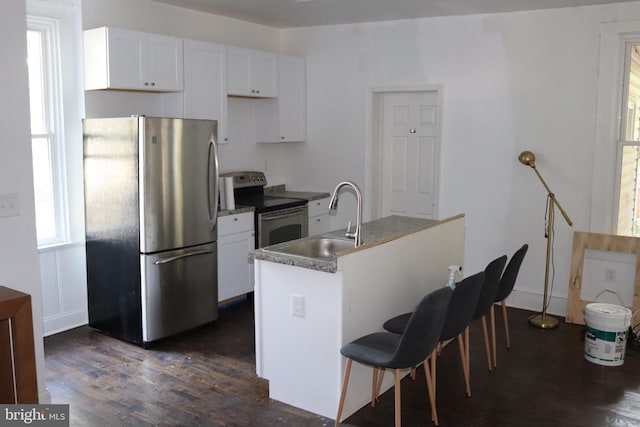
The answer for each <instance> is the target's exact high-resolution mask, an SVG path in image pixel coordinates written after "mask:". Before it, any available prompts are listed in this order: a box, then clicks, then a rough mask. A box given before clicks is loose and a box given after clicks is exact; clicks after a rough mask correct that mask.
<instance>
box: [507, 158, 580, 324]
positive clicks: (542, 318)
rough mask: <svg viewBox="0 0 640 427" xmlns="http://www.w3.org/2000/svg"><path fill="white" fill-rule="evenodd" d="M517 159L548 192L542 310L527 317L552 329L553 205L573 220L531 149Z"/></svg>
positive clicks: (565, 216) (555, 321)
mask: <svg viewBox="0 0 640 427" xmlns="http://www.w3.org/2000/svg"><path fill="white" fill-rule="evenodd" d="M518 160H520V163H522V164H523V165H525V166H530V167H531V168H532V169H533V170H534V172H535V173H536V175H538V178H540V181H541V182H542V185H544V188H545V189H546V190H547V193H548V196H547V197H548V200H549V201H548V203H549V214H548V215H549V220H548V221H547V230H546V233H545V235H546V236H545V237H546V239H547V262H546V265H545V271H544V297H543V298H544V300H543V301H542V312H541V313H539V314H536V315H533V316H531V317H530V318H529V323H530V324H532V325H533V326H537V327H538V328H542V329H552V328H555V327H557V326H558V319H556V318H555V317H552V316H549V315H547V295H548V292H549V264H550V262H551V249H552V248H551V244H552V242H553V211H554V210H555V206H558V209H559V210H560V213H561V214H562V216H563V217H564V219H565V220H566V221H567V224H569V226H570V227H571V226H572V225H573V222H571V219H570V218H569V215H567V213H566V212H565V211H564V209H562V206H560V203H558V200H556V196H555V194H553V192H552V191H551V189H549V186H548V185H547V183H546V182H544V179H542V175H540V172H538V169H536V156H535V155H534V154H533V153H532V152H531V151H523V152H522V153H520V155H519V156H518Z"/></svg>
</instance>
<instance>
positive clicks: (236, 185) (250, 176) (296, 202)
mask: <svg viewBox="0 0 640 427" xmlns="http://www.w3.org/2000/svg"><path fill="white" fill-rule="evenodd" d="M221 176H222V177H232V178H233V189H234V190H233V193H234V197H235V204H236V206H253V207H254V208H255V216H254V226H255V231H256V233H255V234H256V248H263V247H265V246H271V245H275V244H277V243H282V242H286V241H289V240H295V239H300V238H302V237H307V235H308V233H309V214H308V207H307V201H306V200H300V199H292V198H289V197H280V196H277V195H276V194H268V193H267V194H265V192H264V187H266V186H267V179H266V177H265V175H264V173H263V172H256V171H242V172H228V173H224V174H222V175H221Z"/></svg>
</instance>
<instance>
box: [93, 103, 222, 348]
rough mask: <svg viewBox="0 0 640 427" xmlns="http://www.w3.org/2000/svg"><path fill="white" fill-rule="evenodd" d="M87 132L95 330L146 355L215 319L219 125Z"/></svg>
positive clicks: (108, 123)
mask: <svg viewBox="0 0 640 427" xmlns="http://www.w3.org/2000/svg"><path fill="white" fill-rule="evenodd" d="M83 128H84V192H85V221H86V253H87V285H88V309H89V326H91V327H93V328H96V329H98V330H101V331H103V332H105V333H107V334H109V335H112V336H114V337H117V338H120V339H123V340H126V341H130V342H134V343H137V344H140V345H143V346H145V347H146V346H147V344H148V343H150V342H152V341H156V340H158V339H160V338H165V337H167V336H170V335H173V334H176V333H179V332H183V331H186V330H189V329H192V328H194V327H197V326H200V325H203V324H206V323H209V322H211V321H213V320H215V319H217V317H218V286H217V242H216V241H217V227H216V225H217V213H218V212H217V209H218V192H219V185H218V183H219V170H218V153H217V143H216V135H217V122H215V121H211V120H188V119H168V118H154V117H144V116H134V117H126V118H108V119H85V120H84V121H83Z"/></svg>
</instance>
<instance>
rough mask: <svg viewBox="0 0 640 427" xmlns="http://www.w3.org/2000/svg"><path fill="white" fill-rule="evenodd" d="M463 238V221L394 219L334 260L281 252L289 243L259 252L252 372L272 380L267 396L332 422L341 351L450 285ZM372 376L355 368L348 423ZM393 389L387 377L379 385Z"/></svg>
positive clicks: (366, 397)
mask: <svg viewBox="0 0 640 427" xmlns="http://www.w3.org/2000/svg"><path fill="white" fill-rule="evenodd" d="M464 232H465V225H464V215H458V216H455V217H452V218H448V219H445V220H442V221H435V220H426V219H420V218H409V217H402V216H396V215H394V216H389V217H386V218H382V219H379V220H376V221H372V222H369V223H365V224H364V225H363V231H362V240H363V245H362V246H360V247H358V248H349V249H347V250H344V251H342V252H339V253H338V254H337V255H336V256H335V257H334V258H333V259H332V260H321V259H312V258H305V257H301V256H296V255H290V254H287V253H285V252H279V250H280V249H282V248H284V247H285V246H286V245H287V243H282V244H279V245H274V246H271V247H268V248H263V249H259V250H256V251H254V252H253V253H252V254H251V258H253V259H254V263H255V264H254V271H255V322H256V325H255V327H256V331H255V332H256V333H255V336H256V372H257V374H258V376H260V377H263V378H266V379H268V380H269V397H271V398H272V399H275V400H278V401H281V402H284V403H287V404H289V405H292V406H295V407H298V408H302V409H305V410H307V411H310V412H313V413H316V414H319V415H322V416H325V417H328V418H335V416H336V413H337V408H338V401H339V398H340V387H341V384H342V377H343V372H344V367H345V360H344V358H343V357H342V356H341V355H340V348H341V347H342V346H343V345H344V344H346V343H348V342H350V341H352V340H354V339H356V338H358V337H360V336H362V335H365V334H369V333H371V332H376V331H380V330H382V324H383V323H384V321H386V320H387V319H390V318H391V317H393V316H396V315H398V314H402V313H406V312H409V311H413V309H414V308H415V305H416V304H417V303H418V301H420V299H421V298H422V297H423V296H424V295H426V294H427V293H429V292H430V291H432V290H434V289H437V288H439V287H441V286H444V285H445V284H446V282H447V279H448V266H449V265H462V263H463V258H464ZM326 236H332V237H342V236H344V230H342V231H338V232H332V233H328V234H326ZM371 378H372V370H371V368H369V367H365V366H362V365H359V364H357V363H355V364H354V365H353V367H352V369H351V377H350V380H349V390H348V392H347V396H346V400H345V406H344V410H343V418H346V417H348V416H349V415H351V414H353V413H354V412H355V411H357V410H358V409H360V408H361V407H362V406H364V405H366V404H367V403H368V402H369V401H370V399H371ZM392 385H393V379H392V375H387V376H385V381H384V383H383V389H384V390H386V389H388V388H389V387H391V386H392ZM426 396H427V392H426V387H425V402H426V401H427V398H426Z"/></svg>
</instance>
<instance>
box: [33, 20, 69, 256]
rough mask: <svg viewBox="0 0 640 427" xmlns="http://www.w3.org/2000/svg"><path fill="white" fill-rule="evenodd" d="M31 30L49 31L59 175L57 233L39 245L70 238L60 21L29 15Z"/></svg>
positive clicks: (54, 157)
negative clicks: (60, 59)
mask: <svg viewBox="0 0 640 427" xmlns="http://www.w3.org/2000/svg"><path fill="white" fill-rule="evenodd" d="M27 29H29V30H38V31H45V32H46V33H47V35H48V37H47V45H48V46H47V49H48V53H49V57H48V58H47V61H46V66H47V67H48V73H49V76H50V78H51V80H50V81H49V83H48V84H47V89H49V90H50V91H51V93H50V96H48V98H49V101H50V104H52V105H49V106H48V107H47V110H48V111H47V114H46V115H47V119H50V120H52V123H48V126H47V127H48V130H49V131H50V132H52V133H53V142H52V144H51V145H52V153H51V158H52V160H51V162H52V173H53V174H54V175H55V176H54V177H53V184H54V185H53V193H54V200H55V202H54V211H55V222H56V235H55V236H53V237H50V238H46V239H40V238H39V239H38V247H44V246H49V245H55V244H60V243H66V242H69V241H70V237H69V226H68V224H69V219H68V218H69V216H68V206H67V205H68V203H67V200H68V195H67V181H66V164H65V158H66V156H65V145H64V141H65V139H64V121H63V118H64V115H63V114H64V112H63V103H62V88H61V74H60V61H59V58H60V43H59V38H58V37H59V27H58V20H57V19H55V18H48V17H41V16H33V15H28V16H27ZM53 53H55V54H53ZM52 111H57V113H53V114H52V113H51V112H52Z"/></svg>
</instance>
